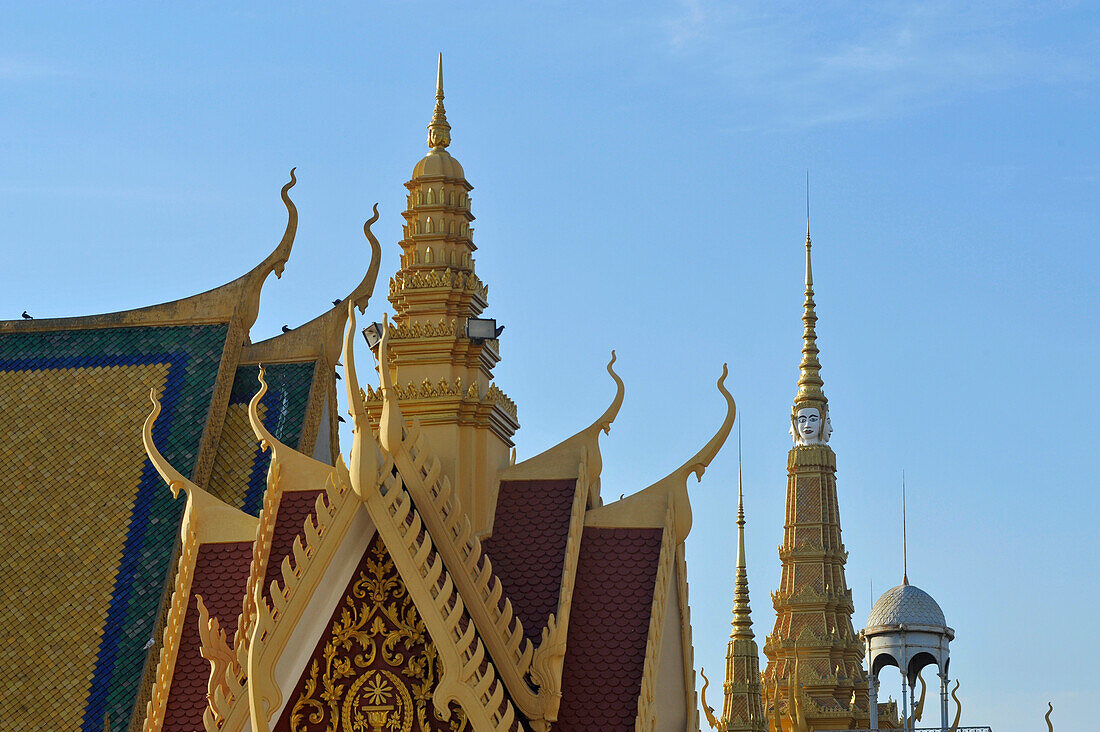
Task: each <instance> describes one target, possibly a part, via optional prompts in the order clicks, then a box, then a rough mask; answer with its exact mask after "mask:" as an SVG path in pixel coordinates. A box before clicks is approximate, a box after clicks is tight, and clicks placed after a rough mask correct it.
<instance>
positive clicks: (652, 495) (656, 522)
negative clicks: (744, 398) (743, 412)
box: [585, 364, 737, 542]
mask: <svg viewBox="0 0 1100 732" xmlns="http://www.w3.org/2000/svg"><path fill="white" fill-rule="evenodd" d="M728 375H729V369H728V368H727V366H726V364H722V375H721V376H720V377H719V378H718V391H719V392H721V394H722V397H723V398H724V399H725V400H726V416H725V419H723V420H722V424H721V425H720V426H719V427H718V431H717V432H715V433H714V436H713V437H711V438H710V440H709V441H708V442H707V444H705V445H703V447H702V449H700V450H699V452H697V453H695V455H694V456H692V458H691V459H690V460H688V461H687V462H685V463H684V464H683V465H681V466H680V467H679V468H677V469H676V470H674V471H672V472H671V473H669V474H668V475H666V476H665V477H664V478H661V479H660V480H659V481H657V482H656V483H654V484H653V485H651V486H649V487H648V488H645V489H643V490H640V491H638V492H637V493H635V494H634V495H632V496H629V497H627V498H622V499H620V500H618V501H616V502H615V503H612V504H608V505H606V506H601V507H599V508H594V509H592V511H590V512H589V514H588V516H587V517H586V519H585V525H586V526H606V527H610V526H638V525H640V524H638V523H637V522H638V521H644V522H647V523H646V525H648V526H654V527H656V526H664V522H665V513H666V511H668V510H669V509H672V510H673V516H674V530H675V532H676V540H677V541H678V542H680V541H683V540H684V539H686V538H687V535H688V532H690V531H691V502H690V501H689V500H688V493H687V479H688V476H690V475H692V474H694V475H695V477H696V478H697V479H699V480H702V478H703V473H704V472H705V471H706V469H707V466H709V465H710V463H711V461H712V460H713V459H714V457H715V455H717V454H718V451H719V450H720V449H722V445H723V444H725V442H726V438H727V437H729V433H730V430H731V429H732V428H733V422H734V420H735V419H737V403H736V402H735V401H734V400H733V395H731V394H730V393H729V390H728V389H726V377H727V376H728ZM642 517H645V518H642Z"/></svg>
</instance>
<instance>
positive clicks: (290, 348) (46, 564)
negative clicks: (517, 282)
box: [0, 68, 735, 732]
mask: <svg viewBox="0 0 1100 732" xmlns="http://www.w3.org/2000/svg"><path fill="white" fill-rule="evenodd" d="M449 143H450V125H449V124H448V123H447V121H446V116H445V111H444V109H443V92H442V70H441V68H440V71H439V77H438V85H437V94H436V110H435V115H434V117H433V120H432V123H431V124H430V125H429V145H430V147H431V148H432V151H431V152H430V153H429V155H428V156H427V157H426V158H425V160H426V161H430V164H429V163H425V162H424V161H421V163H420V164H418V165H417V168H416V170H414V175H413V179H412V180H411V181H409V182H408V183H406V187H407V188H408V189H409V208H408V210H406V211H405V213H404V214H403V215H404V218H405V220H406V227H405V238H404V239H403V240H402V241H401V247H402V250H403V253H402V265H401V270H400V271H399V272H398V273H397V275H396V276H395V277H394V280H393V281H391V302H392V303H393V304H394V307H395V308H396V310H397V316H396V317H395V319H394V321H395V322H394V323H393V324H391V323H390V322H389V320H388V317H387V316H382V318H381V320H382V328H381V333H380V334H379V335H380V336H381V340H380V342H378V343H377V344H375V346H374V351H375V353H374V356H375V358H376V362H377V364H378V369H377V371H378V382H377V383H378V386H377V388H375V387H373V386H371V385H367V387H366V389H365V390H364V389H361V388H360V387H359V377H358V373H357V370H356V366H355V349H354V340H355V338H356V334H357V329H356V325H355V322H356V313H355V311H356V310H358V311H359V312H360V313H364V312H365V311H366V308H367V306H368V303H369V298H370V296H371V294H372V293H373V290H374V284H375V280H376V278H377V274H378V266H379V262H380V260H381V249H380V246H379V244H378V241H377V239H376V238H375V237H374V236H373V234H372V233H371V230H370V226H371V224H373V223H374V222H375V221H376V220H377V217H378V213H377V208H376V209H375V212H374V216H373V217H372V218H371V219H370V220H369V221H367V222H366V224H365V226H364V234H365V235H366V238H367V239H368V241H369V242H370V246H371V262H370V265H369V266H368V268H367V271H366V274H365V275H364V277H363V279H362V281H361V282H360V283H359V285H357V286H356V287H355V288H354V289H353V290H352V291H351V292H350V293H349V295H348V296H347V297H346V298H343V299H342V300H341V301H338V302H337V303H336V304H335V306H334V307H333V308H332V309H331V310H329V311H327V312H325V313H322V314H321V315H319V316H318V317H317V318H315V319H314V320H312V321H310V322H309V323H306V324H305V325H302V326H300V327H298V328H295V329H293V330H290V331H289V332H284V333H283V334H282V335H280V336H278V337H276V338H272V339H269V340H266V341H263V342H259V343H255V344H253V343H251V341H250V339H249V337H248V332H249V328H250V327H251V325H252V323H253V322H254V321H255V318H256V314H257V312H258V309H259V295H260V288H261V286H262V285H263V282H264V280H265V279H266V277H267V275H268V274H270V273H271V272H275V273H276V275H279V274H281V272H282V269H283V267H284V266H285V264H286V262H287V259H288V258H289V255H290V249H291V246H292V244H293V239H294V232H295V231H296V227H297V210H296V208H295V207H294V204H293V203H292V201H291V200H290V198H289V195H288V192H289V189H290V188H291V186H292V185H293V184H294V182H295V179H294V177H293V171H292V174H291V181H290V183H288V184H287V185H286V186H284V187H283V189H282V200H283V202H284V204H285V205H286V208H287V211H288V223H287V229H286V232H285V234H284V236H283V240H282V241H281V242H280V244H279V245H278V246H277V247H276V249H275V251H274V252H273V253H272V254H271V255H270V256H269V257H268V258H267V259H265V260H264V262H262V263H261V264H260V265H259V266H257V267H256V268H255V269H254V270H252V271H251V272H249V273H248V274H246V275H245V276H243V277H241V278H239V279H238V280H235V281H233V282H231V283H230V284H228V285H225V286H223V287H221V288H218V289H215V290H212V291H210V292H208V293H204V294H202V295H197V296H194V297H191V298H187V299H185V300H180V301H177V302H174V303H168V304H165V305H159V306H154V307H151V308H145V309H141V310H134V311H127V312H124V313H116V314H112V315H107V316H92V317H86V318H74V319H67V320H56V321H29V322H3V323H0V407H2V408H0V429H4V430H5V433H6V434H7V435H8V438H9V439H8V440H6V442H5V445H4V448H3V451H4V452H3V456H2V457H3V460H2V461H0V471H4V473H3V477H4V481H3V483H2V485H0V522H2V523H0V536H3V540H4V542H5V549H6V550H7V552H8V555H9V558H11V559H12V561H10V562H9V563H8V568H7V569H6V571H5V572H4V573H3V574H0V599H2V600H3V603H2V604H0V623H2V625H3V627H5V628H10V629H12V630H11V631H9V633H10V637H9V638H7V641H8V642H7V644H5V649H4V650H3V651H0V654H3V655H0V668H3V671H0V674H3V678H2V679H0V681H2V682H3V684H4V687H5V690H6V692H8V693H7V694H5V696H4V697H3V701H0V714H2V715H3V717H4V719H6V720H7V722H8V723H9V724H11V725H12V726H14V727H17V728H26V729H32V728H43V729H44V728H51V729H80V730H87V731H89V732H100V731H101V730H104V729H114V730H118V729H121V728H123V727H126V726H129V728H130V729H138V728H140V729H142V730H143V732H160V731H163V730H181V731H182V730H188V731H189V732H193V731H194V730H197V729H205V730H206V731H207V732H241V730H243V729H244V728H245V727H248V728H249V729H251V730H252V731H253V732H269V730H272V729H274V730H289V729H291V728H294V729H296V730H302V729H308V730H311V731H312V730H320V729H326V728H330V727H331V728H332V729H340V730H347V729H352V728H362V729H366V728H368V725H370V726H371V727H370V728H378V727H380V725H383V724H387V725H390V726H391V727H392V726H393V725H394V724H396V725H397V727H396V728H402V729H411V728H412V725H413V724H414V721H415V723H416V724H418V725H419V727H418V728H419V729H423V730H428V729H431V730H439V731H440V732H445V731H448V732H449V731H451V730H455V729H459V728H465V729H469V730H473V731H474V732H490V731H491V732H518V731H519V730H531V731H532V732H549V730H551V729H553V730H560V731H561V732H580V731H582V730H591V729H596V728H599V729H601V730H607V731H609V732H616V731H620V730H621V731H622V732H627V730H656V729H661V730H672V729H675V730H681V729H686V728H690V729H696V728H697V726H698V720H697V712H696V704H695V682H694V670H693V660H692V655H691V654H692V651H691V633H690V625H689V611H688V606H687V583H686V566H685V559H684V540H685V539H686V537H687V534H688V532H689V531H690V527H691V508H690V502H689V500H688V495H687V487H686V486H687V479H688V477H689V476H691V475H693V474H694V475H696V476H697V477H701V476H702V474H703V472H704V470H705V469H706V467H707V466H708V465H709V464H710V462H711V460H712V459H713V458H714V457H715V455H716V454H717V452H718V450H719V449H720V448H721V446H722V444H723V443H724V441H725V439H726V437H727V436H728V434H729V431H730V428H731V426H732V423H733V420H734V416H735V405H734V402H733V398H732V397H731V396H730V394H729V392H728V391H727V390H726V388H725V386H724V381H725V378H726V374H725V371H723V374H722V377H721V378H720V379H719V380H718V384H717V386H718V389H719V392H720V393H721V395H722V397H723V399H724V402H725V405H726V414H725V417H724V419H723V421H722V423H721V425H720V426H719V427H718V429H717V431H716V433H715V434H714V436H713V437H712V438H711V439H710V441H709V442H708V443H707V444H706V445H705V446H704V447H703V448H702V449H701V450H700V451H699V452H698V454H696V455H695V456H693V457H691V458H690V459H688V460H687V461H686V462H685V463H684V464H683V465H682V466H681V467H680V468H678V469H677V470H675V471H673V473H671V474H670V475H668V476H666V477H665V478H663V479H661V480H658V481H657V482H655V483H654V484H653V485H651V486H649V487H648V488H645V489H643V490H640V491H637V492H635V493H633V494H632V495H630V496H628V497H625V498H622V499H620V500H618V501H615V502H612V503H610V504H604V502H603V500H602V497H601V495H600V480H601V473H602V460H601V457H600V447H599V434H600V433H601V432H608V431H609V430H610V427H611V424H612V422H613V421H614V419H615V416H616V415H617V413H618V411H619V408H620V406H621V404H622V400H623V396H624V389H625V387H624V385H623V382H622V380H621V379H620V378H619V377H618V375H617V374H616V373H615V371H614V369H613V364H614V362H615V357H614V352H612V358H611V362H610V363H609V364H608V365H607V371H608V373H609V375H610V376H611V378H612V379H613V381H614V384H615V395H614V398H613V399H612V402H611V405H610V406H609V407H608V408H607V409H606V410H605V411H604V412H603V414H602V415H600V416H599V417H598V418H597V419H596V420H595V421H593V422H592V423H591V424H589V426H588V427H585V428H584V429H582V430H580V431H579V432H577V433H576V434H574V435H573V436H571V437H568V438H567V439H564V440H563V441H561V442H560V443H558V444H557V445H555V446H554V447H551V448H550V449H548V450H546V451H544V452H543V453H540V454H539V455H535V456H533V457H531V458H529V459H527V460H524V461H521V462H516V459H515V454H514V451H512V452H511V455H509V451H510V448H511V446H512V442H511V436H512V435H513V434H514V432H515V430H516V429H517V428H518V422H517V418H516V410H515V405H514V403H512V402H511V400H510V399H508V398H507V397H506V396H505V395H504V393H503V392H502V391H501V390H500V389H499V388H498V387H497V386H496V385H495V384H494V383H492V381H491V378H492V367H493V366H494V365H495V364H496V363H497V361H498V360H499V355H498V350H497V342H496V338H495V337H494V338H489V339H485V338H471V337H469V336H468V335H467V334H466V331H465V325H466V324H467V321H468V320H469V319H471V318H477V317H478V316H479V315H480V313H481V312H482V310H483V309H484V308H485V307H486V306H487V288H486V287H485V285H484V284H483V283H481V281H480V280H479V279H478V278H477V276H476V274H475V273H474V262H473V258H472V256H471V253H472V252H473V251H474V250H475V249H476V247H474V245H473V241H472V232H473V230H472V229H471V228H470V227H469V222H470V221H472V220H473V216H472V214H471V213H470V201H469V197H468V195H467V193H468V191H469V190H471V189H472V187H471V186H470V185H469V183H468V182H466V181H465V179H464V177H463V176H464V173H463V171H462V168H461V166H460V165H459V164H458V163H457V161H454V159H453V158H451V156H450V154H449V153H447V151H446V150H445V148H446V147H447V145H448V144H449ZM439 161H450V162H449V163H447V164H446V165H442V167H440V166H439V165H436V163H438V162H439ZM433 166H435V167H433ZM437 168H438V169H437ZM496 335H498V336H499V331H498V332H497V334H496ZM341 359H342V368H343V373H344V377H343V379H344V382H343V386H344V387H345V390H346V396H347V403H348V405H349V406H350V415H351V420H349V421H350V422H351V426H352V441H351V445H350V454H349V457H348V461H347V462H346V463H345V461H344V460H345V459H344V457H343V456H342V454H341V450H340V446H339V441H338V429H337V423H336V421H337V417H336V414H337V411H338V406H337V400H336V379H337V376H336V373H335V369H336V368H337V367H341ZM406 384H407V385H406ZM146 398H148V399H149V400H150V401H148V402H147V401H146ZM150 403H151V404H152V412H151V413H148V405H149V404H150ZM146 415H147V416H146ZM143 419H144V427H143V428H142V427H141V425H142V420H143ZM161 480H163V481H165V482H167V484H168V490H165V488H164V486H163V485H162V484H161ZM180 491H183V492H184V493H185V494H186V501H176V500H173V499H174V498H175V497H176V496H178V494H179V493H180ZM60 497H63V498H64V502H63V503H62V502H61V501H59V500H58V498H60ZM44 652H45V655H46V656H47V657H46V658H45V659H44V658H43V655H44ZM659 669H660V673H658V670H659ZM463 725H465V726H463Z"/></svg>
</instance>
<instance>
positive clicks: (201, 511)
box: [142, 391, 259, 732]
mask: <svg viewBox="0 0 1100 732" xmlns="http://www.w3.org/2000/svg"><path fill="white" fill-rule="evenodd" d="M149 397H150V401H152V404H153V409H152V411H151V412H150V414H149V416H148V417H146V419H145V424H144V426H143V427H142V441H143V442H144V444H145V451H146V453H147V454H148V456H149V461H150V462H151V463H152V465H153V467H154V469H155V470H156V471H157V473H159V474H160V476H161V478H163V479H164V481H165V482H166V483H168V487H169V489H170V490H171V491H172V496H173V497H178V496H179V491H180V490H181V489H182V490H184V491H185V492H186V493H187V507H186V508H185V509H184V514H183V520H182V522H181V523H180V552H179V563H178V565H177V569H176V575H175V583H174V586H173V590H172V597H171V600H170V604H169V608H168V616H167V618H166V620H165V623H164V633H163V640H162V644H161V649H160V657H159V658H158V659H157V666H156V670H155V673H154V677H153V689H152V692H151V693H150V698H149V701H148V702H147V703H146V706H145V719H144V722H143V725H142V730H143V732H157V731H158V730H160V728H161V725H162V724H163V722H164V712H165V710H166V708H167V704H168V693H169V690H170V689H171V687H172V677H173V676H174V673H175V666H176V657H177V654H178V653H179V646H180V638H181V636H182V633H183V620H184V618H185V617H186V614H187V605H188V601H189V599H190V597H191V582H192V580H193V579H194V572H195V564H196V561H197V559H198V550H199V547H200V546H202V545H203V544H205V543H222V542H252V541H254V540H255V538H256V528H257V526H258V524H259V521H258V519H256V518H255V517H253V516H250V515H248V514H246V513H245V512H243V511H240V510H238V509H236V508H233V507H232V506H229V505H227V504H225V503H223V502H222V501H220V500H218V499H217V498H215V497H214V496H212V495H210V494H209V493H207V492H206V491H204V490H203V489H201V488H199V487H198V486H197V485H195V484H194V483H193V482H191V481H190V480H189V479H187V478H186V477H184V476H183V475H182V474H181V473H180V472H179V471H178V470H176V469H175V468H174V467H172V465H171V464H170V463H169V462H168V460H167V459H165V457H164V456H163V455H162V454H161V452H160V450H159V449H157V446H156V443H155V441H154V439H153V425H154V424H155V423H156V420H157V416H158V415H159V414H160V411H161V406H160V401H159V400H158V399H157V397H156V392H155V391H150V394H149ZM200 612H205V607H201V608H200Z"/></svg>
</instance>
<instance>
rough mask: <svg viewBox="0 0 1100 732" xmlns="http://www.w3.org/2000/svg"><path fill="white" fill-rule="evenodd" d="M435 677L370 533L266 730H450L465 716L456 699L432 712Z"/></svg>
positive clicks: (428, 646) (400, 588)
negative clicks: (295, 680) (276, 718)
mask: <svg viewBox="0 0 1100 732" xmlns="http://www.w3.org/2000/svg"><path fill="white" fill-rule="evenodd" d="M441 677H442V673H441V669H440V658H439V653H438V651H437V650H436V648H435V644H434V643H433V642H432V640H431V637H430V635H429V634H428V632H427V629H426V628H425V627H424V622H423V620H422V619H421V617H420V613H419V611H418V610H417V608H416V605H415V604H414V603H413V601H412V598H411V597H410V596H409V593H408V591H407V589H406V588H405V583H404V581H403V580H402V578H401V575H400V574H399V573H398V571H397V568H396V567H395V566H394V563H393V559H392V558H391V557H390V555H389V552H388V551H387V550H386V546H385V544H384V543H383V542H382V540H381V538H380V537H379V536H378V535H377V534H376V535H375V536H374V538H373V539H372V540H371V541H370V544H369V545H368V546H367V549H366V550H365V551H364V552H363V556H362V559H361V560H360V561H359V564H358V566H357V567H356V568H355V570H354V572H353V574H352V577H351V580H350V581H349V582H348V585H347V587H346V589H345V590H344V594H343V596H342V598H341V600H340V602H339V603H338V604H337V606H336V609H335V610H334V611H333V613H332V616H331V617H330V618H329V621H328V624H327V627H326V628H325V631H324V633H323V634H322V635H321V638H320V640H318V642H317V645H316V647H315V648H314V650H313V653H312V655H311V656H310V659H309V661H308V663H307V665H306V668H305V671H304V673H303V674H302V676H301V679H300V680H299V681H298V684H297V686H296V687H294V689H293V690H291V691H290V692H289V694H288V701H287V704H286V706H285V707H284V708H283V712H282V715H281V717H280V719H279V721H278V722H277V723H276V724H275V725H274V726H273V728H272V729H273V732H320V731H321V730H328V729H345V730H353V729H375V728H382V729H390V728H392V729H411V728H413V727H414V725H415V728H416V729H418V730H423V731H424V732H454V730H457V729H462V728H463V726H464V725H465V723H466V714H465V712H464V711H462V709H461V708H460V707H459V706H458V705H456V704H451V705H449V708H448V709H447V710H446V712H445V714H443V715H437V714H436V710H435V707H434V704H433V700H432V692H434V691H435V689H436V687H437V685H438V684H439V681H440V679H441ZM444 716H446V718H447V719H446V721H444V720H443V719H442V717H444Z"/></svg>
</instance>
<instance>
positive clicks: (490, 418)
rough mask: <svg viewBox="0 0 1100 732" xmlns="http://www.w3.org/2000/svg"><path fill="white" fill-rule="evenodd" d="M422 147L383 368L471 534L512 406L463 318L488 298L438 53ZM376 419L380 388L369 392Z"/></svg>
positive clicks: (507, 441)
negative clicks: (453, 491)
mask: <svg viewBox="0 0 1100 732" xmlns="http://www.w3.org/2000/svg"><path fill="white" fill-rule="evenodd" d="M435 100H436V101H435V113H434V114H433V116H432V121H431V123H430V124H429V125H428V147H429V148H430V149H429V152H428V154H427V155H426V156H424V157H423V158H422V159H421V160H420V162H418V163H417V164H416V166H415V167H414V168H413V173H412V178H411V179H410V180H409V181H408V182H407V183H406V184H405V187H406V188H407V189H408V191H409V193H408V197H407V208H406V209H405V212H404V214H403V215H404V217H405V225H404V227H403V238H402V240H401V242H400V244H401V250H402V253H401V267H400V269H399V270H398V272H397V274H396V275H395V276H394V277H393V278H392V279H391V280H390V292H389V299H390V303H392V305H393V307H394V309H395V311H396V315H395V316H394V322H393V328H392V332H391V335H390V354H391V355H390V364H389V365H390V368H391V369H392V371H393V378H394V383H395V384H397V390H398V397H399V398H400V399H401V408H402V410H403V411H404V413H405V414H406V416H408V417H410V418H414V419H417V420H419V422H420V424H421V426H422V428H423V429H424V431H425V433H426V434H427V436H428V438H429V439H430V440H431V443H432V446H433V448H434V449H435V450H436V451H437V452H438V454H439V456H440V458H441V460H442V462H443V470H444V471H445V473H446V474H448V475H449V476H450V478H451V481H452V483H453V484H454V485H455V486H456V487H457V490H458V493H459V497H460V499H461V500H462V504H463V505H464V506H465V507H466V509H467V511H468V512H469V514H470V517H471V520H472V522H473V523H474V530H475V531H477V532H484V531H487V530H488V528H489V525H488V522H489V507H490V506H492V505H494V503H495V499H494V497H492V496H489V495H487V491H489V490H491V489H492V486H493V485H494V484H495V481H494V480H492V478H493V477H495V476H496V474H497V471H498V470H499V469H500V468H502V467H505V466H506V465H507V464H508V460H509V451H510V449H511V447H512V440H511V438H512V435H514V434H515V432H516V430H517V429H518V428H519V423H518V421H517V418H516V405H515V403H514V402H512V400H511V399H509V398H508V397H507V396H506V395H505V394H504V393H503V392H502V391H501V390H500V389H499V388H498V387H497V386H496V385H495V384H493V383H492V377H493V372H492V369H493V367H494V366H495V365H496V364H497V362H499V361H500V355H499V351H498V341H497V339H496V338H495V335H494V337H492V338H487V339H479V338H469V337H467V330H466V323H467V320H468V319H470V318H477V317H478V316H479V315H480V314H481V313H482V312H483V311H484V310H485V308H486V307H487V305H488V300H487V297H488V291H489V288H488V287H487V286H486V285H485V284H484V283H482V281H481V280H480V279H479V278H478V276H477V274H475V272H474V258H473V253H474V251H475V250H476V249H477V247H476V246H475V245H474V242H473V231H474V230H473V228H472V227H471V226H470V223H471V222H472V221H473V220H474V216H473V214H472V213H471V212H470V195H469V193H470V191H471V190H473V186H471V185H470V184H469V183H468V182H467V181H466V177H465V173H464V172H463V170H462V166H461V165H460V164H459V163H458V161H457V160H455V159H454V158H453V157H451V154H450V153H448V152H447V146H448V145H450V144H451V126H450V124H448V122H447V114H446V110H445V109H444V107H443V57H442V54H440V58H439V67H438V71H437V76H436V93H435ZM367 398H368V402H369V404H370V411H371V415H372V418H373V419H374V420H377V419H378V416H379V415H380V413H381V408H382V406H381V401H382V400H381V394H379V393H376V392H374V391H373V390H370V391H369V392H368V394H367Z"/></svg>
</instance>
